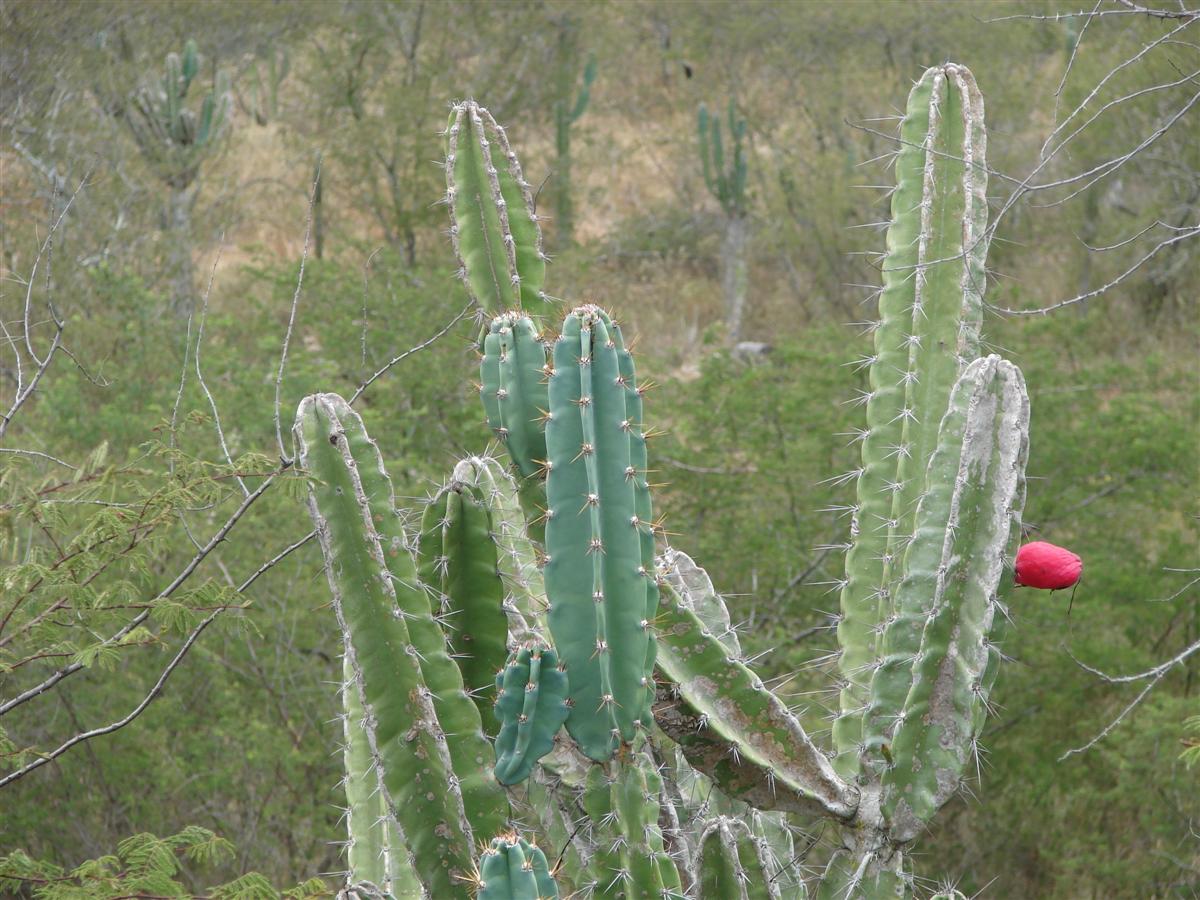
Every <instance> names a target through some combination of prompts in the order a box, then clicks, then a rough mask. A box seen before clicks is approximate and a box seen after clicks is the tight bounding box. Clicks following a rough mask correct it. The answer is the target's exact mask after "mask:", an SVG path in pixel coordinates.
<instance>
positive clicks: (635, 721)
mask: <svg viewBox="0 0 1200 900" xmlns="http://www.w3.org/2000/svg"><path fill="white" fill-rule="evenodd" d="M627 387H634V388H635V387H636V385H635V384H634V383H633V382H632V379H631V378H630V377H628V376H627V375H626V374H625V373H623V372H622V371H621V358H620V353H619V350H618V347H617V344H616V340H615V335H614V334H613V331H612V323H611V320H610V319H609V318H608V316H607V315H605V314H604V313H602V312H601V311H600V310H599V309H597V308H596V307H592V306H586V307H580V308H579V309H577V310H576V311H574V312H572V313H571V314H570V315H568V316H567V318H566V319H565V320H564V322H563V328H562V335H561V337H560V338H559V339H558V341H557V342H556V343H555V345H554V374H553V375H552V376H551V378H550V415H549V418H548V420H547V422H546V449H547V460H546V466H547V477H546V495H547V500H548V504H549V508H548V513H547V515H548V516H549V519H548V521H547V523H546V556H547V562H546V567H545V578H546V592H547V594H548V596H549V598H550V613H549V623H550V631H551V634H552V635H553V636H554V643H555V645H556V647H557V648H558V651H559V655H560V658H561V659H562V661H563V663H564V664H565V666H566V668H567V677H568V679H569V681H570V685H571V701H572V704H573V706H572V710H571V715H570V717H569V718H568V719H567V730H568V731H569V732H570V734H571V736H572V737H573V738H574V739H575V740H576V742H577V743H578V744H579V745H580V747H581V748H582V749H583V752H584V753H585V754H586V755H587V756H589V757H591V758H592V759H595V760H597V761H601V762H603V761H604V760H607V759H608V758H609V757H611V756H612V754H613V752H614V751H615V750H616V749H617V747H618V746H619V745H620V744H621V743H623V742H629V741H631V740H633V738H634V736H635V735H636V734H637V733H638V731H639V730H640V729H641V728H643V727H648V726H649V724H650V720H651V717H650V713H649V709H650V701H651V699H652V697H653V693H654V690H653V682H654V678H653V661H654V657H653V652H654V651H653V642H654V637H653V633H652V631H651V628H650V622H651V620H653V618H654V615H655V607H656V605H657V602H656V601H657V597H656V591H654V590H652V587H653V584H654V572H653V561H652V560H651V565H650V568H648V567H647V565H646V559H645V558H644V556H643V544H642V535H643V534H644V533H646V531H647V530H648V529H649V528H650V527H651V525H650V522H649V520H648V519H647V518H646V517H644V516H643V515H641V513H642V512H644V511H645V510H644V508H643V504H641V503H639V498H638V491H637V489H636V485H637V483H638V479H639V475H644V472H639V470H638V468H637V466H636V462H637V460H638V458H639V455H638V453H637V451H636V450H635V449H634V446H635V444H637V443H638V442H640V441H642V440H644V437H643V434H642V430H641V423H640V422H639V421H637V419H636V418H634V416H635V414H636V410H632V409H630V408H629V403H628V394H627V391H626V388H627Z"/></svg>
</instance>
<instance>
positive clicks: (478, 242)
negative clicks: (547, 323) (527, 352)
mask: <svg viewBox="0 0 1200 900" xmlns="http://www.w3.org/2000/svg"><path fill="white" fill-rule="evenodd" d="M493 141H494V142H495V143H494V144H493ZM497 161H499V163H500V164H499V165H497V164H496V163H497ZM446 181H447V184H446V187H447V194H446V196H447V201H448V203H449V206H450V220H451V221H450V236H451V241H452V243H453V245H454V252H455V254H456V255H457V256H458V259H459V263H460V265H461V266H462V268H463V281H464V284H466V286H467V291H468V292H469V293H470V295H471V297H472V299H474V300H475V302H476V303H478V304H479V306H480V308H481V309H483V310H486V311H488V312H491V313H492V314H496V313H499V312H500V311H501V310H503V309H505V308H508V307H523V308H524V309H525V310H526V311H527V312H529V313H530V314H531V315H534V316H542V315H545V313H546V312H547V310H548V305H549V304H548V301H547V300H546V299H545V297H544V296H543V295H542V283H543V282H544V280H545V271H546V259H545V254H544V253H543V251H542V234H541V229H540V228H539V227H538V224H537V219H536V217H535V215H534V212H533V197H532V195H531V194H530V192H529V184H528V183H527V182H526V181H525V178H524V175H523V174H522V172H521V166H520V163H519V162H518V160H517V156H516V154H515V153H514V152H513V150H512V147H511V146H510V145H509V143H508V137H507V135H506V134H505V133H504V129H502V128H501V127H500V126H499V125H498V124H497V123H496V120H495V119H493V118H492V116H491V114H490V113H489V112H488V111H487V110H486V109H484V108H483V107H481V106H479V105H478V104H477V103H474V102H472V101H466V102H464V103H460V104H457V105H456V106H455V107H454V112H453V114H452V116H451V119H450V127H449V131H448V133H447V152H446Z"/></svg>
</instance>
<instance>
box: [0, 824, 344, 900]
mask: <svg viewBox="0 0 1200 900" xmlns="http://www.w3.org/2000/svg"><path fill="white" fill-rule="evenodd" d="M233 856H234V849H233V845H232V844H230V843H229V841H227V840H225V839H224V838H221V837H218V836H217V835H216V834H214V833H213V832H211V831H209V830H208V829H207V828H200V827H199V826H195V825H191V826H188V827H187V828H185V829H184V830H183V831H181V832H179V833H178V834H174V835H171V836H169V837H164V838H160V837H155V836H154V835H152V834H146V833H143V834H136V835H134V836H133V837H129V838H126V839H125V840H123V841H121V842H120V843H119V844H118V845H117V852H116V853H115V854H113V855H110V856H101V857H98V858H97V859H89V860H86V861H85V862H82V863H80V864H79V865H77V866H75V867H74V868H73V869H65V868H63V867H62V866H59V865H55V864H53V863H50V862H43V861H40V860H36V859H33V858H31V857H30V856H28V855H27V854H26V853H24V852H22V851H20V850H16V851H13V852H12V853H9V854H8V855H7V856H3V857H0V890H9V891H13V892H17V891H29V896H31V897H36V898H38V900H82V898H88V900H117V898H122V897H130V896H133V897H141V896H155V897H189V896H193V894H192V892H191V891H190V890H188V888H187V887H186V886H185V885H184V883H183V880H182V879H183V869H184V865H185V863H186V864H190V865H195V866H199V867H201V868H211V867H212V866H213V865H215V864H217V863H219V862H221V861H222V860H225V859H231V858H232V857H233ZM203 893H204V894H205V895H206V896H208V897H211V898H213V900H308V898H315V897H325V896H328V895H329V889H328V888H327V887H326V885H325V882H323V881H321V879H319V878H313V879H310V880H308V881H305V882H303V883H302V884H299V885H297V886H296V887H294V888H290V889H288V890H285V891H279V890H277V889H276V888H275V887H273V886H272V884H271V882H270V881H268V880H267V879H266V878H264V877H263V876H262V875H259V874H258V873H256V872H250V873H248V874H245V875H242V876H241V877H239V878H236V879H234V880H233V881H230V882H227V883H225V884H218V885H214V886H213V887H211V888H208V889H206V890H205V891H204V892H203Z"/></svg>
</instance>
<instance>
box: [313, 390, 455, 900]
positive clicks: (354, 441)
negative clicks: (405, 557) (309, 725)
mask: <svg viewBox="0 0 1200 900" xmlns="http://www.w3.org/2000/svg"><path fill="white" fill-rule="evenodd" d="M294 434H295V439H296V457H297V460H298V461H299V464H300V466H301V468H302V469H303V470H304V471H305V472H307V473H309V475H310V476H311V477H310V479H309V482H308V499H309V512H310V514H311V516H312V520H313V524H314V526H315V527H316V531H317V537H318V540H319V542H320V544H321V549H322V553H323V555H324V557H325V570H326V574H327V576H328V579H329V586H330V590H331V594H332V601H333V602H332V605H333V609H334V613H335V615H336V617H337V620H338V625H339V627H340V628H341V631H342V635H343V640H344V644H345V652H346V664H347V666H348V667H349V670H350V673H351V677H352V679H353V681H354V683H355V685H356V687H357V690H358V693H359V701H360V703H361V707H362V716H363V720H364V722H365V724H366V727H365V732H366V735H367V740H368V744H369V747H370V756H371V762H372V767H373V768H374V770H375V775H376V779H377V782H378V789H379V791H380V792H381V795H382V796H383V798H384V800H385V802H386V804H387V810H386V811H387V818H388V821H389V822H390V823H391V825H392V826H393V828H394V835H395V837H396V838H397V841H396V845H397V846H399V845H400V844H401V843H403V845H404V846H406V847H407V849H408V852H409V859H410V861H411V863H412V866H413V869H414V870H415V871H416V873H417V875H418V877H419V878H420V880H421V882H422V884H423V886H424V887H425V889H426V890H427V891H428V892H430V893H431V894H433V895H434V896H437V897H446V898H454V897H465V896H467V889H466V886H465V883H464V881H463V879H465V878H466V877H468V875H469V873H470V871H471V868H472V864H473V863H472V853H471V841H472V831H471V825H470V823H469V822H468V820H467V815H466V811H465V807H464V792H463V790H462V789H461V788H460V779H459V777H458V776H456V774H455V772H454V768H453V762H452V759H451V754H450V751H449V749H448V747H447V737H446V733H445V732H444V731H443V728H442V725H441V723H440V722H439V720H438V716H437V713H436V710H435V708H434V699H433V696H432V695H431V692H430V689H429V687H428V686H427V684H426V682H425V678H424V677H423V675H422V672H421V667H420V664H419V662H418V660H419V659H420V654H419V652H418V650H417V648H416V646H415V645H414V640H413V638H412V637H411V636H410V633H409V627H408V623H407V622H406V618H405V617H404V616H403V615H401V616H398V615H396V614H395V612H394V611H395V609H396V607H397V595H396V587H395V581H394V578H393V573H392V572H391V571H390V570H389V567H388V562H387V555H386V554H387V552H388V551H392V550H397V549H398V548H396V547H394V546H389V547H388V551H385V548H384V544H383V542H382V541H381V539H380V533H379V530H378V526H379V525H381V524H383V523H384V522H385V521H386V517H387V513H386V512H384V511H383V509H381V506H382V504H383V503H384V502H385V501H384V497H386V502H387V504H388V506H389V512H391V514H392V515H393V516H394V510H391V509H390V506H391V494H390V482H388V480H387V477H386V474H385V473H384V472H383V471H382V464H381V459H380V456H379V453H378V449H377V448H376V447H375V445H374V444H373V443H372V442H371V441H370V439H369V438H368V437H367V435H366V431H365V429H363V427H362V421H361V419H359V417H358V415H357V414H356V413H355V412H354V411H353V410H352V409H351V408H350V407H349V406H348V405H347V404H346V403H345V401H344V400H342V399H341V398H340V397H338V396H337V395H334V394H316V395H313V396H310V397H307V398H305V399H304V400H303V401H302V402H301V404H300V407H299V410H298V411H297V414H296V425H295V428H294ZM373 501H374V503H373Z"/></svg>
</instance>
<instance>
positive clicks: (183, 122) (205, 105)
mask: <svg viewBox="0 0 1200 900" xmlns="http://www.w3.org/2000/svg"><path fill="white" fill-rule="evenodd" d="M199 72H200V58H199V55H198V54H197V52H196V42H195V41H191V40H189V41H188V42H187V44H186V45H185V46H184V49H183V54H182V55H180V54H178V53H168V54H167V58H166V63H165V72H164V73H163V76H162V78H161V79H160V81H159V84H158V85H157V86H154V87H149V86H147V87H143V88H142V89H141V90H139V91H138V92H137V93H135V94H134V95H133V96H132V98H131V99H130V101H129V103H128V107H126V106H125V105H124V104H121V105H120V108H119V112H120V113H121V114H122V118H123V120H124V121H125V123H126V124H127V125H128V127H129V130H130V133H131V134H132V135H133V137H134V140H135V141H136V142H137V145H138V149H139V150H140V151H141V153H142V156H143V157H145V159H146V161H147V162H148V163H149V164H150V165H151V167H153V168H154V170H155V171H156V172H157V174H158V176H159V177H160V178H161V179H162V180H163V181H164V182H165V183H166V184H168V185H169V186H171V187H172V188H175V189H177V190H181V189H183V188H186V187H187V186H188V185H190V184H191V183H192V182H193V181H194V180H195V178H196V175H197V173H198V172H199V171H200V165H201V163H203V161H204V159H205V157H206V156H207V155H208V153H209V152H210V151H211V150H212V148H213V147H214V146H215V144H216V142H217V140H218V139H219V138H220V136H221V135H222V133H223V132H224V130H225V126H226V124H227V122H228V118H229V105H230V104H229V93H228V90H229V88H228V83H227V81H226V79H225V76H224V75H223V74H218V75H217V77H216V79H215V81H214V84H213V86H212V88H211V89H210V90H209V91H207V92H206V93H205V94H204V97H203V99H201V101H200V110H199V112H198V113H197V112H196V111H194V110H192V109H191V108H189V107H188V105H187V101H188V94H189V90H190V89H191V86H192V82H193V81H194V80H195V79H196V76H197V75H198V74H199Z"/></svg>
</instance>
